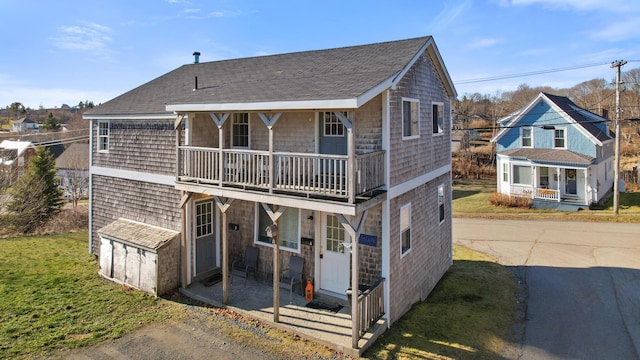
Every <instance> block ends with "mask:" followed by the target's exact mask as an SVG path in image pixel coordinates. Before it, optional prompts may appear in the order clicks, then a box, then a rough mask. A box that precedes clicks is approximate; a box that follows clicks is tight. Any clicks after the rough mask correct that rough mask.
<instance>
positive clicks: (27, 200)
mask: <svg viewBox="0 0 640 360" xmlns="http://www.w3.org/2000/svg"><path fill="white" fill-rule="evenodd" d="M56 174H57V169H56V167H55V159H54V157H53V155H51V152H50V151H49V150H47V149H46V148H44V147H38V148H37V149H36V154H35V156H33V157H32V158H31V159H30V160H29V167H28V168H27V171H26V172H25V173H24V175H23V176H22V177H21V178H20V179H19V180H18V182H16V184H15V185H14V187H13V188H12V190H11V195H12V198H11V201H10V202H9V204H7V210H8V211H9V212H10V217H9V221H10V223H11V224H12V225H13V226H14V227H15V228H16V230H18V231H22V232H30V231H33V230H34V229H35V228H37V227H38V226H40V225H42V224H43V223H44V222H45V221H46V220H47V219H48V218H49V217H50V216H51V215H53V214H55V213H56V212H57V211H58V210H60V207H62V190H60V189H59V188H58V185H57V180H56Z"/></svg>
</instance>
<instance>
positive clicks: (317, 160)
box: [177, 146, 384, 199]
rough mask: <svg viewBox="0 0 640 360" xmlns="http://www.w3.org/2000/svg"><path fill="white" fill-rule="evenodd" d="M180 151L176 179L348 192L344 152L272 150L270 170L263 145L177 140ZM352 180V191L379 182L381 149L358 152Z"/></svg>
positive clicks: (345, 195)
mask: <svg viewBox="0 0 640 360" xmlns="http://www.w3.org/2000/svg"><path fill="white" fill-rule="evenodd" d="M178 152H179V153H178V159H179V164H178V170H177V171H178V173H177V180H178V181H187V182H196V183H199V184H206V185H217V186H241V187H247V188H258V189H264V190H273V191H284V192H292V193H301V194H315V195H322V196H330V197H336V198H344V199H349V198H350V195H351V192H352V191H351V190H350V187H349V176H350V175H349V171H348V169H349V157H348V156H346V155H328V154H306V153H292V152H274V153H273V157H272V159H273V170H272V169H271V168H270V163H269V161H270V156H269V152H267V151H256V150H239V149H222V151H221V150H220V149H217V148H207V147H194V146H180V147H179V148H178ZM271 171H273V179H271V177H270V174H271ZM353 180H354V181H355V186H354V188H355V194H354V195H359V194H363V193H366V192H369V191H371V190H374V189H376V188H379V187H381V186H383V185H384V151H377V152H373V153H368V154H364V155H356V157H355V169H354V175H353Z"/></svg>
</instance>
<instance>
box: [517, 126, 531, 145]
mask: <svg viewBox="0 0 640 360" xmlns="http://www.w3.org/2000/svg"><path fill="white" fill-rule="evenodd" d="M520 139H522V147H533V130H532V129H531V128H530V127H523V128H521V129H520Z"/></svg>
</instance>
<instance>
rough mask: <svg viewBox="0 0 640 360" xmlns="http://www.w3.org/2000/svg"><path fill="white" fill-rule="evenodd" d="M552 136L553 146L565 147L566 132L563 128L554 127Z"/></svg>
mask: <svg viewBox="0 0 640 360" xmlns="http://www.w3.org/2000/svg"><path fill="white" fill-rule="evenodd" d="M553 132H554V134H555V135H554V137H553V147H555V148H565V147H566V139H565V136H566V132H565V130H564V129H555V130H554V131H553Z"/></svg>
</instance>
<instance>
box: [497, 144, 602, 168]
mask: <svg viewBox="0 0 640 360" xmlns="http://www.w3.org/2000/svg"><path fill="white" fill-rule="evenodd" d="M499 154H500V155H506V156H509V157H511V158H520V159H523V160H529V161H534V162H538V163H548V164H558V163H559V164H566V165H584V166H586V165H590V164H592V163H593V161H594V160H595V158H593V157H591V156H587V155H583V154H579V153H577V152H573V151H570V150H565V149H534V148H519V149H511V150H506V151H502V152H500V153H499Z"/></svg>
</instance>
